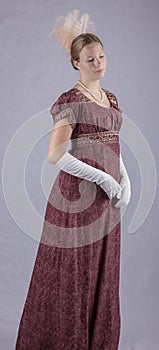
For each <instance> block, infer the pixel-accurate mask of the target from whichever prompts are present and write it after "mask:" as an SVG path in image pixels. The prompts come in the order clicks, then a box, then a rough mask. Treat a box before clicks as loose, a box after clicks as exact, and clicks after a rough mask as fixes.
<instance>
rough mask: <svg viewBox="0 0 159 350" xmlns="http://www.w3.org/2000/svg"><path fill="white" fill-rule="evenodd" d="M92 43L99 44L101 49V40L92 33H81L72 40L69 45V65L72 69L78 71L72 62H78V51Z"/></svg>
mask: <svg viewBox="0 0 159 350" xmlns="http://www.w3.org/2000/svg"><path fill="white" fill-rule="evenodd" d="M94 42H96V43H100V44H101V46H102V47H103V44H102V42H101V40H100V39H99V38H98V37H97V36H96V35H95V34H92V33H82V34H80V35H78V36H76V37H75V38H74V40H73V41H72V44H71V63H72V66H73V68H74V69H76V70H78V68H76V67H75V66H74V64H73V61H79V54H80V51H81V50H82V49H83V47H84V46H86V45H88V44H91V43H94Z"/></svg>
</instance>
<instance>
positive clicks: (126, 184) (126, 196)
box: [114, 154, 131, 208]
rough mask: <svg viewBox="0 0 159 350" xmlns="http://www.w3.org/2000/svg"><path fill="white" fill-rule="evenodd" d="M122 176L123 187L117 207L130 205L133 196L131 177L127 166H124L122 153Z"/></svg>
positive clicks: (121, 184)
mask: <svg viewBox="0 0 159 350" xmlns="http://www.w3.org/2000/svg"><path fill="white" fill-rule="evenodd" d="M120 176H121V181H120V186H121V188H122V191H121V196H120V199H119V200H118V201H117V203H116V204H115V205H114V207H115V208H121V207H124V206H126V205H128V203H129V202H130V198H131V184H130V179H129V176H128V173H127V171H126V168H125V166H124V163H123V160H122V156H121V154H120Z"/></svg>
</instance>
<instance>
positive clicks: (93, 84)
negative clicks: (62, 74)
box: [79, 77, 100, 93]
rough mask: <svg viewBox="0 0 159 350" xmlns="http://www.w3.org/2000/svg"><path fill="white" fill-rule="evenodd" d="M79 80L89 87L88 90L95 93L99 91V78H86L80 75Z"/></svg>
mask: <svg viewBox="0 0 159 350" xmlns="http://www.w3.org/2000/svg"><path fill="white" fill-rule="evenodd" d="M79 81H80V82H81V83H82V84H84V85H85V86H86V87H87V89H89V90H90V91H92V92H94V93H96V92H99V88H100V85H99V80H87V79H85V78H82V77H80V79H79Z"/></svg>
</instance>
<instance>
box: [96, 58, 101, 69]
mask: <svg viewBox="0 0 159 350" xmlns="http://www.w3.org/2000/svg"><path fill="white" fill-rule="evenodd" d="M100 64H101V61H100V58H95V59H94V65H95V67H98V66H99V65H100Z"/></svg>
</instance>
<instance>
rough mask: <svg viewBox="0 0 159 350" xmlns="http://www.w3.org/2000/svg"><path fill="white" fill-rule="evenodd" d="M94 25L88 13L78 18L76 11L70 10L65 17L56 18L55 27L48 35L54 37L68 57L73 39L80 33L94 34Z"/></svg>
mask: <svg viewBox="0 0 159 350" xmlns="http://www.w3.org/2000/svg"><path fill="white" fill-rule="evenodd" d="M94 32H95V29H94V24H93V23H92V22H91V21H90V16H89V14H88V13H85V14H83V15H82V16H79V11H78V10H77V9H74V10H72V11H71V12H69V13H68V14H67V15H66V16H60V17H58V18H57V26H56V27H55V28H54V29H53V30H52V32H51V33H50V34H49V37H50V36H53V37H55V38H56V39H57V40H58V41H59V42H60V44H61V46H62V47H63V48H64V49H65V50H66V52H67V54H68V55H69V56H70V51H71V44H72V41H73V39H74V38H75V37H76V36H78V35H80V34H82V33H94Z"/></svg>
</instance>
